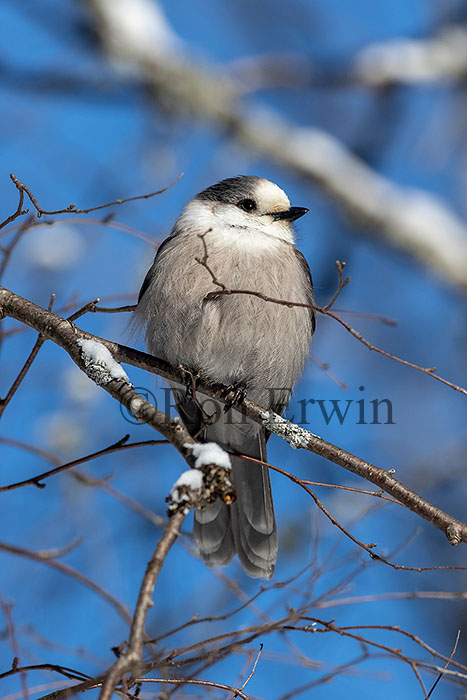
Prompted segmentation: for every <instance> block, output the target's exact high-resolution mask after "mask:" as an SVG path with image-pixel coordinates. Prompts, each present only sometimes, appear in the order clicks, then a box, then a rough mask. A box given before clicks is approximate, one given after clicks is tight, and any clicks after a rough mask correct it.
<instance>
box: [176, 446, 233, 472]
mask: <svg viewBox="0 0 467 700" xmlns="http://www.w3.org/2000/svg"><path fill="white" fill-rule="evenodd" d="M183 447H185V448H186V449H188V450H191V453H192V455H193V457H195V458H196V461H195V469H201V467H204V466H206V465H207V464H215V465H217V466H218V467H224V469H231V468H232V462H231V461H230V457H229V454H228V453H227V452H226V451H225V450H223V449H222V447H220V446H219V445H218V444H217V443H216V442H205V443H204V444H201V443H196V444H192V443H186V444H185V445H183Z"/></svg>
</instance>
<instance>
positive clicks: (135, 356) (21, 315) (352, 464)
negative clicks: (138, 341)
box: [0, 287, 467, 558]
mask: <svg viewBox="0 0 467 700" xmlns="http://www.w3.org/2000/svg"><path fill="white" fill-rule="evenodd" d="M2 315H4V316H10V317H12V318H15V319H16V320H18V321H21V322H23V323H25V324H26V325H28V326H30V327H32V328H35V329H36V330H37V331H39V332H40V333H42V334H43V335H44V336H45V337H47V338H49V339H50V340H53V341H54V342H55V343H56V344H57V345H59V346H60V347H62V348H63V349H64V350H65V351H66V352H67V353H68V354H69V356H70V357H71V359H72V360H73V361H74V362H75V363H76V364H77V365H78V367H79V368H80V369H81V370H83V371H85V372H86V366H85V363H84V360H83V357H82V354H81V348H80V346H79V345H78V342H77V341H78V339H90V340H94V341H96V342H99V343H102V345H104V346H105V347H106V348H107V349H108V350H109V351H110V353H111V354H112V356H113V358H114V360H116V361H118V362H125V363H127V364H130V365H133V366H136V367H140V368H141V369H144V370H146V371H149V372H153V373H156V374H159V375H160V376H161V377H164V378H165V379H169V380H172V381H175V382H177V383H179V384H182V385H183V383H184V381H185V377H184V372H183V371H181V370H180V369H179V368H178V369H175V368H174V367H172V366H171V365H169V364H168V363H167V362H164V361H162V360H159V359H157V358H155V357H153V356H151V355H148V354H147V353H143V352H139V351H137V350H134V349H132V348H129V347H126V346H124V345H120V344H118V343H113V342H111V341H108V340H104V339H102V338H99V337H96V336H93V335H91V334H90V333H86V332H84V331H82V330H81V329H79V328H78V327H77V326H75V325H74V324H73V323H71V322H70V321H69V320H67V319H63V318H61V317H60V316H57V315H56V314H53V313H52V312H50V311H47V310H45V309H43V308H41V307H40V306H37V305H36V304H34V303H33V302H31V301H28V300H27V299H24V298H23V297H20V296H18V295H17V294H14V293H13V292H11V291H9V290H8V289H5V288H4V287H0V317H1V316H2ZM91 378H92V377H91ZM102 388H103V389H104V390H105V391H107V392H108V393H109V394H110V395H111V396H113V397H114V399H116V400H117V401H119V402H120V403H122V404H123V405H124V406H125V407H126V408H127V409H128V410H129V411H130V412H131V413H132V415H133V416H135V417H136V418H137V419H138V420H140V421H142V422H146V423H148V425H150V426H151V427H152V428H154V429H155V430H157V431H158V432H160V433H161V434H162V435H163V436H164V437H165V438H167V439H168V440H169V441H170V442H171V443H172V445H174V447H176V448H177V450H178V451H179V452H180V453H181V454H182V455H183V457H184V459H185V460H186V461H187V463H188V464H189V465H190V466H194V462H195V460H194V457H193V455H192V453H191V449H190V446H191V445H192V444H193V443H194V440H193V438H192V437H191V436H190V435H189V433H188V431H187V430H186V428H185V427H184V426H183V425H182V424H181V423H180V421H179V420H169V419H168V417H167V416H166V415H165V414H163V413H162V412H161V411H158V410H157V408H155V407H154V406H152V405H151V404H150V403H149V402H148V401H146V400H145V399H144V398H143V397H142V396H140V395H139V394H138V393H137V392H136V391H135V390H134V389H133V387H132V386H131V384H129V383H128V382H127V381H123V380H115V379H113V380H111V381H108V383H106V384H105V385H103V386H102ZM197 388H198V390H201V391H202V392H203V393H205V394H206V395H207V396H210V397H212V398H215V399H218V400H220V401H222V402H223V403H225V402H226V401H227V402H232V397H231V392H230V393H228V392H226V387H224V386H218V385H217V386H216V385H211V384H206V383H202V382H201V381H200V382H199V383H198V385H197ZM233 405H234V406H235V407H237V409H238V410H240V411H241V412H242V413H244V414H245V415H247V416H248V417H249V418H251V419H252V420H254V421H256V422H257V423H259V424H261V425H263V426H264V427H266V428H267V429H268V430H269V431H271V432H272V433H274V434H275V435H278V436H280V437H282V438H283V439H285V440H286V441H287V442H288V443H289V445H291V446H292V447H294V448H301V449H305V450H308V451H310V452H313V453H315V454H317V455H320V456H321V457H324V458H325V459H328V460H330V461H331V462H334V463H335V464H338V465H339V466H341V467H343V468H344V469H347V470H349V471H351V472H353V473H354V474H357V475H358V476H360V477H362V478H364V479H366V480H367V481H370V482H371V483H373V484H375V485H376V486H378V488H381V489H383V490H384V491H385V492H386V493H388V494H389V495H390V496H392V497H393V498H395V499H396V500H398V501H399V502H400V503H402V504H403V505H405V506H406V507H407V508H409V509H410V510H412V511H413V512H414V513H417V514H418V515H419V516H421V517H422V518H424V519H425V520H427V521H428V522H430V523H431V524H432V525H434V526H435V527H437V528H438V529H439V530H441V531H442V532H444V534H445V535H446V537H447V538H448V540H449V542H450V543H451V544H453V545H457V544H459V543H460V542H467V525H466V524H464V523H462V522H461V521H460V520H457V519H456V518H453V517H452V516H450V515H448V514H447V513H445V512H444V511H442V510H441V509H440V508H437V507H436V506H435V505H433V504H432V503H430V502H428V501H427V500H425V499H424V498H422V497H421V496H420V495H419V494H417V493H416V492H415V491H413V490H412V489H409V488H408V487H407V486H405V485H404V484H403V483H401V482H400V481H398V480H397V479H395V478H394V476H393V473H394V470H393V469H392V470H385V469H380V468H378V467H376V466H375V465H373V464H371V463H370V462H366V461H365V460H363V459H361V458H360V457H357V456H355V455H353V454H351V453H350V452H346V451H345V450H343V449H342V448H341V447H338V446H336V445H333V444H332V443H330V442H327V441H326V440H323V439H322V438H320V437H318V436H317V435H314V434H313V433H311V432H309V431H307V430H305V429H304V428H302V427H300V426H298V425H296V424H294V423H292V422H290V421H287V420H286V419H284V418H282V417H281V416H279V415H278V414H276V413H274V412H273V411H270V410H264V409H263V408H261V407H260V406H257V405H256V404H255V403H253V402H252V401H250V400H249V399H248V398H244V399H243V400H242V401H241V403H238V402H237V403H235V401H234V403H233ZM219 495H221V494H219ZM221 497H222V495H221ZM371 556H372V557H373V558H378V555H377V554H376V553H375V552H373V551H372V552H371Z"/></svg>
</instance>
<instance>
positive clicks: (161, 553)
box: [99, 512, 185, 700]
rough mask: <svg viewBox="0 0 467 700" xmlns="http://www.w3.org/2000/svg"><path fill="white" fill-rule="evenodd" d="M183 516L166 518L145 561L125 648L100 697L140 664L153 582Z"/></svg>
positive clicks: (105, 699)
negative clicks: (149, 555) (153, 547)
mask: <svg viewBox="0 0 467 700" xmlns="http://www.w3.org/2000/svg"><path fill="white" fill-rule="evenodd" d="M184 517H185V516H184V515H183V513H181V512H178V513H175V515H174V516H173V517H172V518H171V519H170V521H169V523H168V524H167V526H166V528H165V530H164V534H163V535H162V537H161V539H160V540H159V542H158V544H157V547H156V549H155V551H154V554H153V555H152V558H151V560H150V562H149V564H148V565H147V568H146V573H145V574H144V577H143V580H142V583H141V586H140V590H139V595H138V601H137V603H136V608H135V612H134V615H133V619H132V621H131V629H130V639H129V642H128V649H126V650H125V651H123V653H122V655H121V656H120V658H119V659H117V661H116V662H115V664H114V665H113V666H112V668H111V669H109V671H108V673H107V674H106V675H105V680H104V681H103V684H102V690H101V693H100V696H99V698H100V700H110V698H111V697H112V695H113V691H114V688H115V686H116V685H117V684H118V683H119V682H120V681H121V680H122V678H123V676H124V675H125V674H126V673H128V672H132V673H136V672H137V671H138V669H139V667H140V666H141V663H142V660H143V638H144V625H145V621H146V615H147V613H148V611H149V608H150V607H152V605H153V602H152V594H153V591H154V586H155V584H156V581H157V578H158V576H159V573H160V571H161V568H162V565H163V563H164V561H165V558H166V556H167V554H168V552H169V550H170V548H171V547H172V545H173V543H174V542H175V540H176V539H177V537H178V535H179V532H180V528H181V526H182V523H183V520H184Z"/></svg>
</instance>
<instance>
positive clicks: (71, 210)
mask: <svg viewBox="0 0 467 700" xmlns="http://www.w3.org/2000/svg"><path fill="white" fill-rule="evenodd" d="M182 177H183V173H180V175H179V176H178V177H177V178H175V180H174V181H173V182H171V183H170V184H169V185H167V187H163V188H162V189H161V190H157V191H156V192H150V193H149V194H140V195H137V196H136V197H125V198H124V199H116V200H114V201H113V202H107V203H106V204H100V205H99V206H97V207H90V208H89V209H77V207H76V204H74V203H73V204H69V205H68V206H67V207H64V208H62V209H56V210H54V211H48V210H46V209H43V208H42V207H41V206H40V205H39V202H38V201H37V199H36V198H35V196H34V195H33V194H32V192H31V190H30V189H29V187H27V186H26V185H25V184H24V183H23V182H20V181H19V180H18V178H17V177H16V175H14V174H13V173H10V179H11V180H12V182H13V183H14V185H15V187H16V189H17V190H18V192H19V193H20V198H21V195H22V194H23V193H26V194H27V196H28V197H29V199H30V201H31V204H32V205H33V207H34V208H35V210H36V212H37V218H38V219H40V218H41V216H44V215H46V216H54V215H56V214H89V213H90V212H93V211H99V210H100V209H106V208H107V207H113V206H115V205H117V204H118V205H119V204H125V203H126V202H136V201H138V200H140V199H149V198H150V197H155V196H156V195H158V194H162V193H163V192H167V190H168V189H170V188H171V187H173V186H174V185H175V183H177V182H178V181H179V180H180V178H182ZM21 202H22V200H21ZM18 209H20V207H18ZM27 211H28V210H27ZM22 213H26V212H19V213H18V210H17V211H16V212H15V213H14V214H12V217H13V218H11V217H9V219H10V221H13V219H15V218H17V217H18V216H21V214H22ZM5 221H7V223H9V221H8V220H7V219H6V220H5ZM3 225H6V224H5V223H4V224H3ZM0 228H2V226H0Z"/></svg>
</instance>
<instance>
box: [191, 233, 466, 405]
mask: <svg viewBox="0 0 467 700" xmlns="http://www.w3.org/2000/svg"><path fill="white" fill-rule="evenodd" d="M206 233H208V231H206ZM206 233H204V234H198V237H199V238H201V240H202V241H203V245H204V247H205V253H204V256H203V258H195V260H196V262H198V263H199V264H200V265H202V266H203V267H204V268H205V269H206V270H207V271H208V272H209V274H210V275H211V279H212V282H213V284H215V285H217V286H219V287H220V289H219V290H216V291H213V292H208V293H207V294H206V296H205V299H206V300H210V299H216V298H217V297H219V296H220V295H226V296H229V295H231V294H245V295H247V296H253V297H257V298H258V299H262V300H263V301H266V302H270V303H272V304H279V305H280V306H287V307H288V308H292V307H295V306H297V307H300V308H308V309H313V310H314V311H317V312H318V313H320V314H323V315H324V316H329V317H330V318H333V319H334V320H335V321H337V322H338V323H340V324H341V325H342V326H343V327H344V328H345V329H346V330H347V331H348V332H349V333H350V334H351V335H353V337H354V338H356V339H357V340H358V341H359V342H360V343H363V345H365V347H367V348H368V350H373V351H374V352H377V353H379V354H380V355H383V356H384V357H388V358H389V359H391V360H394V362H399V363H400V364H403V365H406V366H407V367H412V369H416V370H418V371H419V372H423V373H424V374H428V376H430V377H433V379H436V380H437V381H439V382H442V383H443V384H445V385H446V386H449V387H450V388H451V389H454V390H455V391H459V392H460V393H461V394H464V395H465V396H467V389H465V388H464V387H461V386H459V385H458V384H454V382H450V381H449V380H447V379H444V378H443V377H441V376H440V375H439V374H435V372H436V367H422V366H421V365H417V364H415V362H409V360H404V359H403V358H401V357H398V356H397V355H393V354H392V353H390V352H386V350H382V349H381V348H379V347H378V346H377V345H373V344H372V343H370V341H369V340H367V339H366V338H364V337H363V336H362V334H361V333H359V332H358V331H357V330H355V329H354V328H352V326H351V325H350V324H349V323H347V322H346V321H344V320H343V319H341V318H340V317H339V316H337V315H336V314H335V313H333V312H332V311H330V308H331V307H332V305H333V304H334V302H335V301H336V299H337V297H338V296H339V294H340V292H341V291H342V289H343V288H344V287H345V286H346V285H347V284H348V282H349V281H350V278H349V277H347V278H346V279H345V280H344V281H342V270H343V265H345V263H341V262H339V261H338V260H337V261H336V266H337V270H338V275H339V281H338V287H337V290H336V292H335V293H334V294H333V296H332V298H331V301H330V302H329V303H328V304H326V306H316V305H315V304H306V303H304V302H299V301H289V300H286V299H276V298H275V297H270V296H268V295H267V294H263V293H262V292H257V291H255V290H252V289H228V288H227V287H226V286H225V285H224V284H223V283H222V282H220V281H219V280H218V279H217V278H216V276H215V274H214V272H213V271H212V270H211V268H210V267H209V265H208V263H207V260H208V258H209V255H208V253H207V248H206V242H205V240H204V236H205V235H206Z"/></svg>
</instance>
